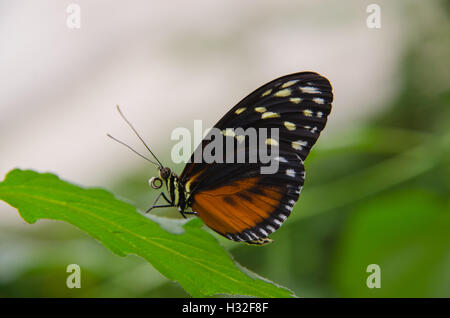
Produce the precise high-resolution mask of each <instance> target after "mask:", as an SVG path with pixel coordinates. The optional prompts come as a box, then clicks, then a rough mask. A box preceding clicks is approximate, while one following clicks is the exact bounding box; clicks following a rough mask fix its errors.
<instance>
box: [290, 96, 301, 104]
mask: <svg viewBox="0 0 450 318" xmlns="http://www.w3.org/2000/svg"><path fill="white" fill-rule="evenodd" d="M289 101H290V102H291V103H294V104H298V103H300V102H301V101H302V99H301V98H300V97H291V98H289Z"/></svg>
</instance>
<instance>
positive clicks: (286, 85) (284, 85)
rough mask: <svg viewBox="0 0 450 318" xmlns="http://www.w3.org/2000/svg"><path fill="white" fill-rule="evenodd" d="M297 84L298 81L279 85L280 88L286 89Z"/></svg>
mask: <svg viewBox="0 0 450 318" xmlns="http://www.w3.org/2000/svg"><path fill="white" fill-rule="evenodd" d="M297 82H298V80H292V81H289V82H286V83H284V84H283V85H281V88H286V87H289V86H292V85H294V84H295V83H297Z"/></svg>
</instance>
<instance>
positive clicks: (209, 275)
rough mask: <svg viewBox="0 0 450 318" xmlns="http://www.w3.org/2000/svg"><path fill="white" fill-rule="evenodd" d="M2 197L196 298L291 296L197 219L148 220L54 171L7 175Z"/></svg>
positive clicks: (29, 216) (27, 216) (31, 217)
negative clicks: (137, 259) (238, 259)
mask: <svg viewBox="0 0 450 318" xmlns="http://www.w3.org/2000/svg"><path fill="white" fill-rule="evenodd" d="M0 199H2V200H4V201H5V202H7V203H9V204H10V205H11V206H13V207H15V208H17V209H18V210H19V213H20V215H21V216H22V217H23V219H24V220H25V221H26V222H28V223H34V222H36V221H37V220H39V219H53V220H60V221H65V222H68V223H70V224H73V225H75V226H76V227H78V228H79V229H81V230H82V231H85V232H86V233H88V234H89V235H90V236H92V237H94V238H95V239H97V240H98V241H100V242H101V243H102V244H103V245H105V246H106V247H108V248H109V249H110V250H112V251H113V252H114V253H116V254H118V255H120V256H125V255H127V254H136V255H139V256H141V257H143V258H145V259H146V260H147V261H148V262H149V263H151V264H152V265H153V266H154V267H155V268H156V269H157V270H158V271H159V272H161V273H162V274H163V275H164V276H166V277H167V278H169V279H170V280H173V281H176V282H178V283H179V284H180V285H181V286H182V287H183V288H184V289H185V290H186V291H187V292H188V293H190V294H191V295H193V296H194V297H205V296H212V295H217V294H228V295H246V296H256V297H292V296H293V295H292V292H291V291H289V290H287V289H285V288H282V287H279V286H277V285H274V284H273V283H271V282H269V281H267V280H264V279H261V278H260V277H256V276H253V277H250V276H248V275H246V274H245V273H243V272H242V271H241V270H240V268H238V267H237V264H236V263H235V262H234V261H233V260H232V258H231V257H230V255H229V254H228V253H227V252H226V251H225V250H224V249H223V247H221V246H220V245H219V243H218V242H217V240H216V238H215V237H214V236H212V235H211V234H209V233H208V232H206V231H204V230H203V229H202V226H203V223H202V221H201V220H200V219H198V218H197V219H193V220H190V221H188V222H180V221H179V220H169V219H164V218H158V217H152V220H151V219H149V218H147V217H145V216H144V215H142V214H140V213H138V212H137V211H136V209H135V208H134V207H133V206H131V205H129V204H127V203H124V202H122V201H119V200H117V199H115V198H114V196H113V195H112V194H110V193H109V192H107V191H105V190H102V189H84V188H81V187H78V186H75V185H72V184H70V183H67V182H65V181H62V180H60V179H59V178H58V177H57V176H55V175H53V174H48V173H47V174H40V173H37V172H34V171H30V170H25V171H22V170H17V169H16V170H12V171H11V172H10V173H8V175H7V176H6V178H5V180H4V181H3V182H1V183H0ZM156 221H158V222H159V223H158V222H156ZM249 248H250V247H249ZM249 275H250V274H249Z"/></svg>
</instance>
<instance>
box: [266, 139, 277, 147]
mask: <svg viewBox="0 0 450 318" xmlns="http://www.w3.org/2000/svg"><path fill="white" fill-rule="evenodd" d="M266 145H272V146H278V141H276V140H275V139H273V138H267V139H266Z"/></svg>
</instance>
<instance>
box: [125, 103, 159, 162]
mask: <svg viewBox="0 0 450 318" xmlns="http://www.w3.org/2000/svg"><path fill="white" fill-rule="evenodd" d="M116 108H117V111H118V112H119V114H120V116H121V117H122V118H123V120H125V122H126V123H127V124H128V126H130V128H131V130H133V132H134V134H135V135H136V136H137V137H138V138H139V140H140V141H141V142H142V143H143V144H144V146H145V148H147V150H148V151H149V152H150V153H151V155H152V156H153V158H155V159H156V161H157V162H158V164H159V166H160V167H161V168H162V167H164V166H163V164H162V163H161V161H159V160H158V158H157V157H156V156H155V154H154V153H153V151H151V150H150V148H149V146H147V144H146V143H145V141H144V139H142V137H141V136H140V135H139V134H138V132H137V131H136V129H134V127H133V125H132V124H131V123H130V122H129V121H128V119H127V118H126V117H125V115H124V114H123V113H122V111H121V110H120V107H119V105H116ZM116 141H118V140H117V139H116ZM128 148H130V149H131V147H129V146H128ZM133 151H134V150H133ZM134 152H136V151H134ZM150 161H151V160H150ZM152 162H153V161H152Z"/></svg>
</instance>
